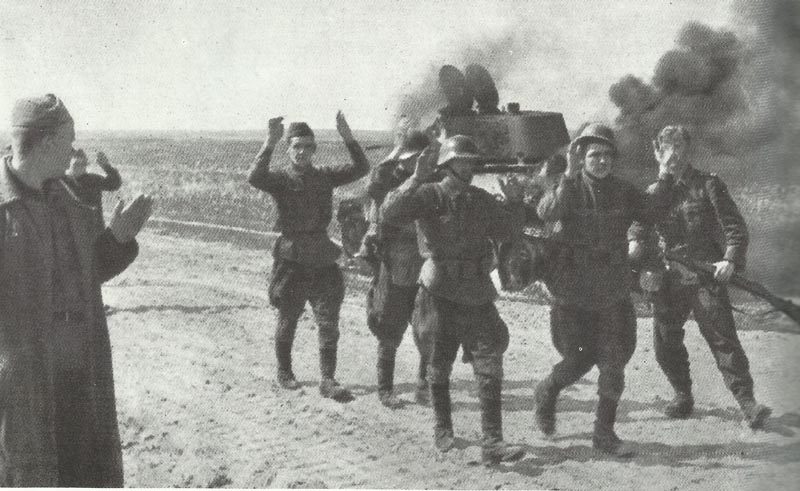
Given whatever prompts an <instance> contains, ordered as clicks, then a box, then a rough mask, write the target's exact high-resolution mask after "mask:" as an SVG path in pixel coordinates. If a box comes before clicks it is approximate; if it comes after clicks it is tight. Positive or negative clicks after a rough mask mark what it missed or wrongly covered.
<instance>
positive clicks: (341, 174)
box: [324, 111, 369, 186]
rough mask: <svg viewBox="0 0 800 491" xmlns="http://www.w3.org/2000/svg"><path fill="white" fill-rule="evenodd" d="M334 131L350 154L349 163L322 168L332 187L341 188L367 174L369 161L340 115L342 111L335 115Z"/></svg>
mask: <svg viewBox="0 0 800 491" xmlns="http://www.w3.org/2000/svg"><path fill="white" fill-rule="evenodd" d="M336 130H337V131H338V132H339V135H341V137H342V140H344V144H345V146H346V147H347V151H348V152H349V153H350V162H348V163H346V164H342V165H338V166H331V167H327V168H324V172H326V173H328V175H329V176H330V182H331V184H332V185H333V186H342V185H344V184H349V183H351V182H353V181H357V180H359V179H361V178H362V177H364V176H366V175H367V174H368V173H369V161H368V160H367V156H366V155H364V151H363V150H362V149H361V145H359V144H358V142H357V141H356V139H355V137H353V132H352V131H351V130H350V125H349V124H347V120H346V119H345V117H344V114H342V111H339V112H338V113H336Z"/></svg>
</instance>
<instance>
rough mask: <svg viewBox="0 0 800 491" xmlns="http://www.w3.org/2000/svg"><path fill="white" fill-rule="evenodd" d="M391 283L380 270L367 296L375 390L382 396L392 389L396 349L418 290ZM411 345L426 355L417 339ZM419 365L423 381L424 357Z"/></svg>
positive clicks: (408, 320)
mask: <svg viewBox="0 0 800 491" xmlns="http://www.w3.org/2000/svg"><path fill="white" fill-rule="evenodd" d="M390 279H391V274H390V273H389V272H388V271H387V270H386V268H381V272H380V274H379V276H378V277H377V278H375V281H373V283H372V285H371V286H370V290H369V292H368V293H367V325H368V326H369V330H370V331H371V332H372V334H373V335H375V337H376V338H377V339H378V360H377V370H378V390H379V391H383V392H391V391H392V390H393V388H394V365H395V358H396V355H397V348H398V347H399V346H400V343H401V342H402V341H403V335H404V334H405V332H406V329H407V328H408V324H409V322H411V318H412V315H413V313H414V305H415V299H416V297H417V290H418V289H419V285H411V286H401V285H395V284H394V283H392V282H391V281H390ZM415 332H416V331H415ZM414 343H415V344H416V345H417V349H418V350H419V352H420V354H422V353H423V352H425V351H426V350H424V349H423V348H422V347H421V346H420V338H419V337H418V336H416V335H415V336H414ZM419 363H420V364H419V372H418V376H419V378H421V379H424V378H425V376H426V371H427V367H426V365H427V363H426V361H425V358H424V357H423V356H420V362H419Z"/></svg>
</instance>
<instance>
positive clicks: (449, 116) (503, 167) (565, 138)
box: [434, 64, 569, 173]
mask: <svg viewBox="0 0 800 491" xmlns="http://www.w3.org/2000/svg"><path fill="white" fill-rule="evenodd" d="M439 86H440V88H441V90H442V92H443V94H444V96H445V98H446V99H447V105H446V106H445V107H443V108H441V109H440V110H439V118H438V120H437V122H436V123H435V125H434V126H435V131H436V133H437V136H439V137H440V138H441V137H444V138H446V137H448V136H452V135H458V134H461V135H468V136H471V137H472V138H473V139H475V141H476V143H477V144H478V147H479V148H480V150H481V152H482V153H483V154H484V155H486V156H487V160H486V163H485V164H484V165H483V166H482V168H481V169H480V170H479V172H480V173H494V172H497V173H500V172H531V171H533V170H535V169H538V168H539V166H538V164H540V163H542V162H544V161H545V160H546V159H548V158H549V157H551V156H552V155H553V154H555V153H556V152H557V151H558V150H559V149H560V148H561V147H563V146H564V145H566V144H567V143H569V133H568V132H567V127H566V124H565V123H564V116H563V115H562V114H561V113H556V112H545V111H523V110H520V105H519V103H516V102H509V103H508V104H507V105H506V107H505V109H501V108H500V107H499V102H500V98H499V95H498V92H497V87H496V86H495V83H494V80H492V76H491V75H490V74H489V72H488V71H487V70H486V68H484V67H483V66H481V65H477V64H472V65H469V66H467V68H466V69H465V71H464V72H463V73H462V72H461V71H460V70H459V69H458V68H456V67H454V66H452V65H445V66H443V67H442V68H441V70H440V71H439Z"/></svg>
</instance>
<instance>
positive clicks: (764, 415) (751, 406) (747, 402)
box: [739, 398, 772, 430]
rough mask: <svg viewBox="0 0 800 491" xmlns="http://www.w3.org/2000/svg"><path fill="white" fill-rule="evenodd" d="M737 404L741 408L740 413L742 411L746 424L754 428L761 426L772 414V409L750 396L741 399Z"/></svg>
mask: <svg viewBox="0 0 800 491" xmlns="http://www.w3.org/2000/svg"><path fill="white" fill-rule="evenodd" d="M739 406H740V407H741V408H742V413H744V417H745V419H746V420H747V424H748V426H750V428H752V429H754V430H757V429H759V428H763V427H764V423H766V422H767V419H768V418H769V417H770V415H771V414H772V409H770V408H768V407H767V406H764V405H763V404H759V403H757V402H756V401H755V399H752V398H747V399H743V400H742V401H740V402H739Z"/></svg>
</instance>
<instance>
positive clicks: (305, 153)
mask: <svg viewBox="0 0 800 491" xmlns="http://www.w3.org/2000/svg"><path fill="white" fill-rule="evenodd" d="M316 151H317V144H316V143H315V142H314V137H313V136H295V137H292V138H291V139H290V140H289V150H287V152H288V153H289V159H291V161H292V164H293V165H294V166H295V167H297V168H299V169H307V168H309V167H311V157H313V156H314V152H316Z"/></svg>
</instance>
